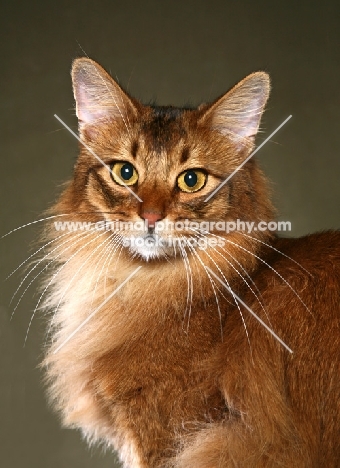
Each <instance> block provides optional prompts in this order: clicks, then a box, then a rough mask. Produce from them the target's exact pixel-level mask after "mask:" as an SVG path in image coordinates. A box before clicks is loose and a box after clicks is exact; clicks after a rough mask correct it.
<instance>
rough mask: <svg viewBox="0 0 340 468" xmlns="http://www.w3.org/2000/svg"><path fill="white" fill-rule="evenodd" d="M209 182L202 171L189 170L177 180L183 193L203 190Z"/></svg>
mask: <svg viewBox="0 0 340 468" xmlns="http://www.w3.org/2000/svg"><path fill="white" fill-rule="evenodd" d="M206 180H207V175H206V173H205V172H203V171H202V170H200V169H189V170H188V171H184V172H182V174H180V175H179V176H178V178H177V185H178V187H179V188H180V189H181V190H182V192H187V193H192V192H197V191H198V190H201V189H202V188H203V187H204V185H205V183H206Z"/></svg>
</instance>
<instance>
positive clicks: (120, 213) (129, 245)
mask: <svg viewBox="0 0 340 468" xmlns="http://www.w3.org/2000/svg"><path fill="white" fill-rule="evenodd" d="M72 79H73V90H74V96H75V100H76V113H77V117H78V120H79V133H80V138H81V141H82V142H83V144H82V145H80V155H79V158H78V161H77V163H76V165H75V172H74V178H73V181H72V183H71V185H70V187H69V189H68V190H67V191H66V192H65V194H64V196H63V197H62V201H61V205H62V209H63V210H64V211H67V212H69V213H74V214H78V215H79V216H86V219H89V220H90V221H92V222H93V223H97V222H102V221H105V222H106V225H105V226H111V227H112V229H113V230H114V231H116V233H117V235H118V236H119V238H120V240H121V242H122V245H124V248H125V249H127V251H128V252H130V253H132V254H134V255H137V256H139V257H141V258H143V259H147V260H149V259H153V258H160V259H163V258H165V257H166V256H174V255H176V252H177V251H178V250H179V249H182V248H187V247H188V249H187V250H188V253H189V254H190V252H192V249H196V248H202V246H204V245H205V246H206V248H215V249H216V244H217V245H218V243H219V242H220V240H221V239H224V238H226V237H227V236H229V237H228V238H234V239H238V242H240V235H241V234H240V233H236V232H232V233H230V232H229V233H226V232H225V231H223V230H221V229H216V226H217V225H216V223H218V222H224V223H226V222H232V221H235V220H237V219H239V220H243V221H255V222H259V221H268V220H270V219H271V217H272V207H271V204H270V202H269V199H268V195H267V191H266V184H265V180H264V178H263V176H262V173H261V172H260V170H259V169H258V167H257V165H256V163H255V161H254V160H253V159H251V160H249V162H247V163H246V164H245V165H244V166H243V167H242V168H241V169H240V170H237V169H238V167H239V166H240V165H241V164H242V162H243V161H244V160H245V159H246V158H247V156H248V155H249V154H250V152H251V150H252V149H253V147H254V139H255V135H256V133H257V131H258V128H259V124H260V119H261V115H262V112H263V109H264V106H265V104H266V101H267V99H268V95H269V88H270V85H269V77H268V75H267V74H266V73H264V72H257V73H253V74H251V75H249V76H248V77H246V78H245V79H244V80H242V81H241V82H240V83H238V84H237V85H236V86H235V87H233V88H232V89H231V90H230V91H229V92H228V93H226V94H225V95H223V96H222V97H220V98H219V99H217V100H216V101H215V102H213V103H212V104H209V105H207V104H204V105H201V106H200V107H199V108H198V109H187V108H175V107H171V106H168V107H157V106H145V105H142V104H141V103H140V102H138V101H137V100H135V99H133V98H131V97H130V96H128V95H127V93H126V92H124V91H123V90H122V88H121V87H120V86H119V85H118V84H117V83H116V82H115V81H114V80H113V79H112V78H111V77H110V76H109V75H108V74H107V73H106V72H105V71H104V70H103V69H102V68H101V67H100V66H99V65H98V64H97V63H95V62H94V61H92V60H90V59H85V58H81V59H77V60H75V62H74V64H73V68H72ZM234 171H235V174H234V175H233V177H232V178H230V180H229V181H228V182H227V183H225V184H224V185H223V186H222V187H221V188H220V189H219V190H218V191H217V192H216V193H215V194H214V195H213V196H212V197H211V198H209V200H207V198H208V197H209V196H210V195H211V194H212V193H213V192H214V191H215V190H216V189H217V188H218V187H219V186H220V184H221V183H222V182H223V181H225V179H226V178H228V176H230V175H231V174H233V172H234ZM61 205H60V206H61ZM82 213H84V214H85V215H82ZM82 219H84V218H82ZM207 222H209V223H210V225H209V227H207V224H204V225H203V224H200V223H207ZM110 223H111V224H110ZM127 223H129V224H127ZM188 223H189V224H188ZM191 223H193V224H191ZM197 223H198V224H197ZM214 223H215V224H214ZM202 226H205V229H202ZM214 226H215V227H214ZM219 226H221V225H219ZM182 228H183V229H182ZM207 231H209V232H207ZM255 235H256V236H257V237H259V236H262V237H263V236H265V235H266V234H265V233H263V232H262V233H260V232H257V233H256V234H255ZM235 236H238V237H235ZM189 239H190V241H189ZM203 239H205V242H203ZM199 240H200V243H199V242H198V241H199ZM210 241H211V244H212V247H209V245H210V244H209V242H210ZM178 242H179V244H180V245H179V244H178ZM188 242H190V243H191V245H190V246H188ZM195 242H196V243H195ZM214 246H215V247H214Z"/></svg>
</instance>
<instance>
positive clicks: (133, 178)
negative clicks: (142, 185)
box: [111, 161, 138, 185]
mask: <svg viewBox="0 0 340 468" xmlns="http://www.w3.org/2000/svg"><path fill="white" fill-rule="evenodd" d="M111 177H112V179H113V180H114V181H115V182H116V183H117V184H119V185H124V184H125V185H134V184H135V183H136V182H137V180H138V172H137V171H136V169H135V167H134V166H133V165H132V164H131V163H129V162H126V161H119V162H115V163H113V164H112V165H111Z"/></svg>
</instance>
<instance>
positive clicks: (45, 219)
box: [0, 213, 68, 239]
mask: <svg viewBox="0 0 340 468" xmlns="http://www.w3.org/2000/svg"><path fill="white" fill-rule="evenodd" d="M60 216H68V213H63V214H59V215H53V216H48V217H47V218H41V219H36V220H35V221H31V222H30V223H26V224H23V225H22V226H18V227H17V228H15V229H12V230H11V231H9V232H7V234H4V235H3V236H1V237H0V239H4V238H5V237H7V236H9V235H10V234H12V233H13V232H16V231H19V230H20V229H23V228H25V227H28V226H32V224H37V223H41V222H42V221H47V220H48V219H53V218H59V217H60Z"/></svg>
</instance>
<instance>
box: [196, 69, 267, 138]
mask: <svg viewBox="0 0 340 468" xmlns="http://www.w3.org/2000/svg"><path fill="white" fill-rule="evenodd" d="M269 92H270V79H269V75H268V74H267V73H265V72H256V73H252V74H251V75H249V76H247V77H246V78H244V79H243V80H242V81H240V82H239V83H238V84H237V85H236V86H234V87H233V88H232V89H231V90H230V91H229V92H228V93H226V94H225V95H224V96H222V97H221V98H219V99H218V100H217V101H216V102H215V103H214V104H212V106H210V107H209V109H208V110H207V112H206V113H205V114H204V115H203V119H207V118H209V119H210V122H211V123H210V124H211V126H212V127H213V128H214V129H216V130H218V131H220V132H221V133H223V134H225V135H228V136H229V137H231V138H232V139H233V140H236V141H237V142H239V143H241V142H242V140H243V141H244V139H250V141H252V140H254V138H255V135H256V133H257V131H258V128H259V125H260V120H261V116H262V113H263V110H264V107H265V104H266V102H267V100H268V97H269ZM246 141H247V140H246Z"/></svg>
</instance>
